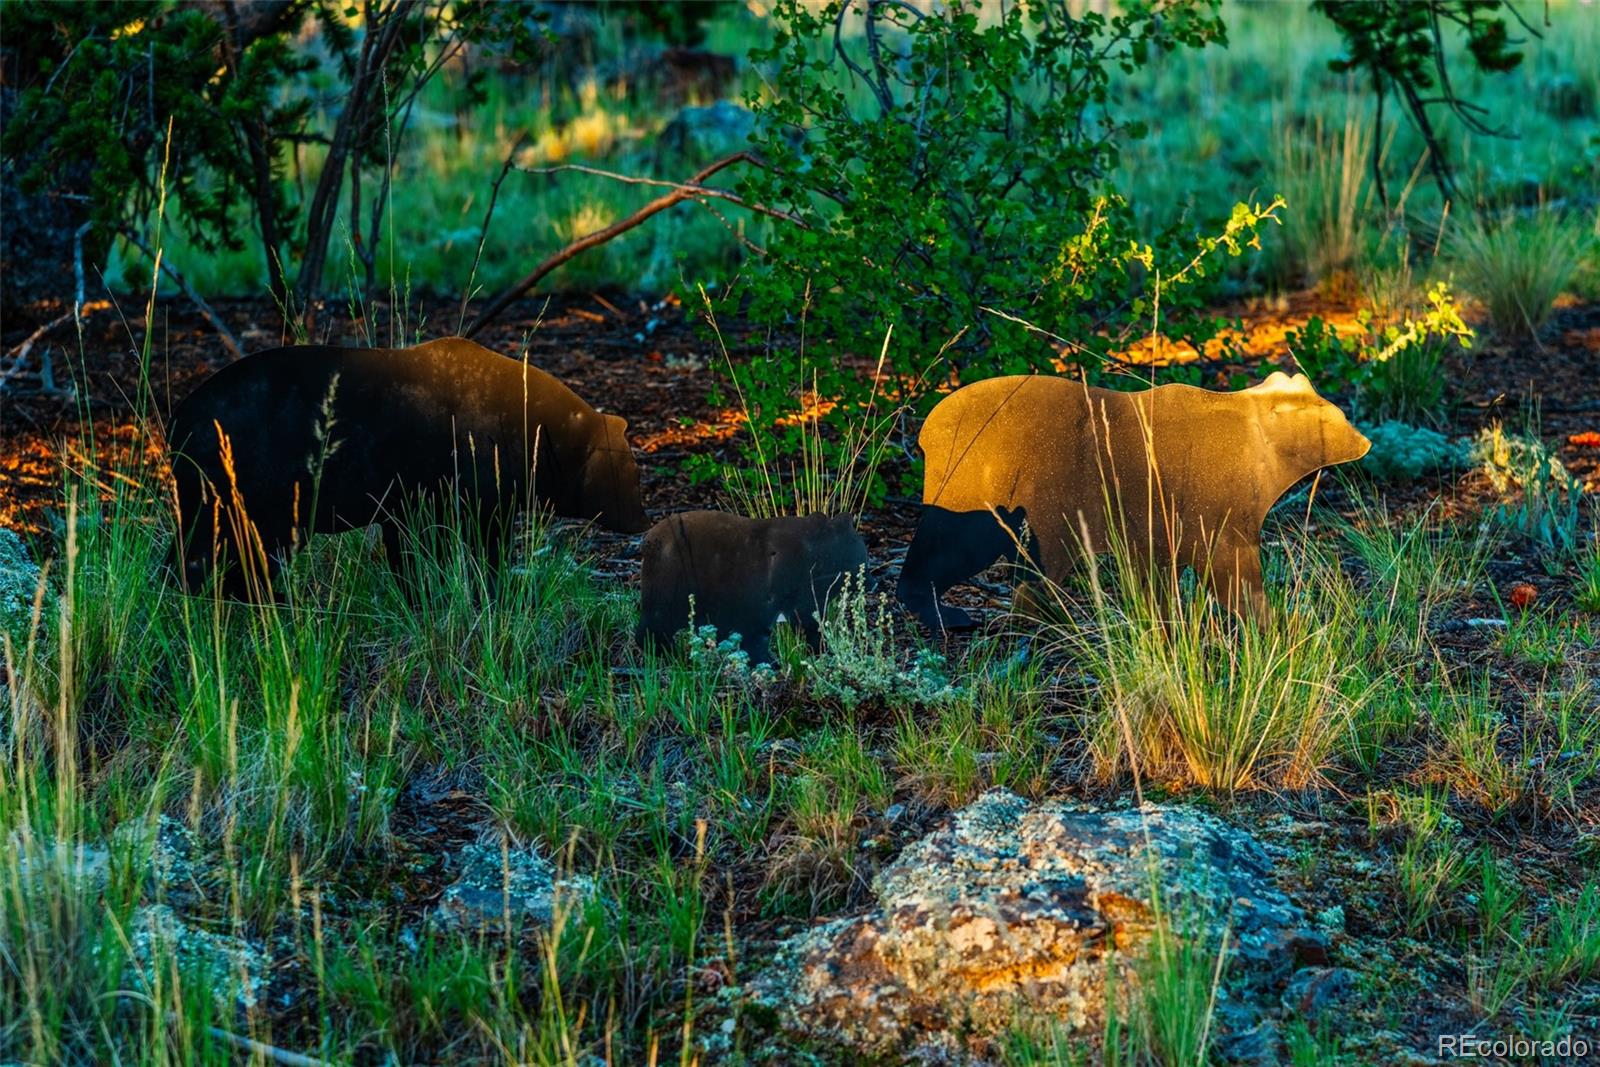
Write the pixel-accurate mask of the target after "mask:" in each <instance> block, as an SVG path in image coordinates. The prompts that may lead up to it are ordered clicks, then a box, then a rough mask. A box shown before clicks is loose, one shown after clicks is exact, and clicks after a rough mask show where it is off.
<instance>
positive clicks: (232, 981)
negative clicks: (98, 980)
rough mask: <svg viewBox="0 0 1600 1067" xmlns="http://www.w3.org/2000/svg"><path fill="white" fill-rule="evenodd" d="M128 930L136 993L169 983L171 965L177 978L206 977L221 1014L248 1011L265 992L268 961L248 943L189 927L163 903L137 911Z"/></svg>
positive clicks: (263, 954)
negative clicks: (223, 1012) (179, 975)
mask: <svg viewBox="0 0 1600 1067" xmlns="http://www.w3.org/2000/svg"><path fill="white" fill-rule="evenodd" d="M129 925H130V932H129V942H130V943H131V944H132V946H133V958H132V959H131V960H130V961H129V966H130V968H136V969H137V972H138V973H137V974H136V975H132V976H130V980H132V981H133V982H135V983H136V985H135V988H137V989H148V988H149V987H150V986H152V985H154V984H155V983H157V982H163V983H165V982H170V981H171V975H170V973H168V972H167V971H166V969H167V968H170V967H172V966H173V963H174V962H176V964H177V967H178V970H179V972H180V973H187V974H189V975H192V976H196V977H201V978H209V980H210V984H211V989H212V992H213V994H214V996H215V997H216V1001H217V1006H218V1007H219V1008H222V1009H224V1010H234V1009H237V1010H242V1011H248V1010H250V1009H251V1008H254V1007H255V1006H256V1004H257V1003H258V1002H259V1000H260V998H261V995H262V994H263V993H264V992H265V990H266V983H267V977H268V970H269V969H270V967H271V964H272V960H271V957H270V956H269V955H268V954H267V951H266V950H265V949H264V948H262V947H261V946H260V945H259V944H257V943H255V942H253V941H248V940H246V939H244V938H240V937H233V936H231V935H229V934H217V933H212V932H211V931H209V930H202V929H199V928H197V927H194V926H191V925H189V924H188V923H186V922H185V921H184V920H183V919H181V918H180V917H179V916H178V913H177V912H175V911H173V910H172V909H171V908H169V907H167V906H166V905H165V904H154V905H150V906H147V907H142V908H140V909H139V910H138V911H136V912H135V913H134V916H133V921H132V922H131V923H130V924H129ZM158 968H160V969H162V973H160V974H158V973H157V969H158Z"/></svg>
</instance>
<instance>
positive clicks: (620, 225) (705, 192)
mask: <svg viewBox="0 0 1600 1067" xmlns="http://www.w3.org/2000/svg"><path fill="white" fill-rule="evenodd" d="M735 163H755V164H757V165H758V166H759V165H760V163H761V160H760V159H759V158H757V157H756V156H754V155H752V154H751V153H749V152H735V153H734V154H733V155H731V156H727V157H725V158H723V159H719V160H717V161H716V162H715V163H712V164H710V165H708V166H707V167H705V168H704V169H703V170H701V171H700V172H699V173H698V174H696V175H695V176H694V177H692V178H690V179H689V180H688V181H687V182H667V181H659V180H657V179H654V178H635V177H630V176H628V175H623V174H614V173H612V172H610V171H603V170H597V169H595V168H593V167H585V166H581V165H579V164H573V163H569V164H565V165H563V166H560V167H550V168H543V169H542V170H540V171H533V173H547V172H553V171H558V170H577V171H583V172H585V173H589V174H597V175H600V176H602V177H607V178H612V179H615V180H617V181H623V182H627V183H629V184H634V185H659V186H665V187H667V188H669V189H671V190H672V191H671V192H669V193H666V194H665V195H663V196H659V197H657V198H656V199H654V200H652V201H650V202H649V203H648V204H646V205H644V206H643V207H641V208H640V209H639V210H638V211H635V212H634V213H633V214H631V215H629V216H628V217H627V218H625V219H622V220H621V221H620V222H615V223H612V224H611V225H610V226H607V227H605V228H604V229H600V230H596V231H594V232H593V233H590V234H585V235H584V236H582V237H580V238H578V239H577V240H576V241H573V242H572V243H571V244H569V245H567V246H566V247H565V248H563V249H561V250H560V251H559V252H556V253H555V254H554V255H552V256H550V257H549V258H547V259H546V260H545V261H544V262H542V263H540V264H539V265H538V266H537V267H535V268H534V269H533V270H532V271H530V272H529V273H528V274H526V275H524V276H523V277H522V278H521V279H519V280H518V281H517V282H516V283H514V284H513V285H512V286H511V287H510V288H508V289H505V290H504V291H502V292H501V293H500V295H499V296H496V297H495V298H494V299H493V300H491V301H490V302H489V306H488V307H486V308H484V309H483V311H482V313H480V314H479V315H478V317H477V319H476V320H474V321H473V323H472V325H471V326H469V327H467V329H466V331H465V332H464V333H463V334H462V336H464V337H474V336H476V335H477V334H478V333H479V332H480V331H481V330H482V329H483V328H484V327H485V326H487V325H488V324H489V323H490V322H492V321H493V320H494V319H495V318H497V317H498V316H499V315H500V313H501V312H503V311H505V309H506V308H507V307H509V306H510V305H511V304H512V303H513V302H514V301H516V300H517V299H518V298H520V297H521V296H522V295H523V294H524V293H526V292H527V291H528V290H529V289H532V288H533V287H534V286H535V285H537V284H538V283H539V280H540V279H541V278H543V277H544V276H545V275H546V274H549V273H550V272H551V271H553V270H555V269H556V268H557V267H559V266H561V265H562V264H563V263H565V262H567V261H568V260H570V259H572V258H573V257H574V256H577V255H578V254H580V253H582V252H586V251H588V250H589V249H591V248H594V247H595V246H596V245H602V244H605V243H606V242H607V241H609V240H611V239H612V238H613V237H616V236H618V235H619V234H623V233H626V232H628V231H629V230H631V229H633V228H634V227H635V226H638V225H639V224H640V223H642V222H644V221H645V220H646V219H648V218H650V217H651V216H652V215H657V214H660V213H661V212H663V211H665V210H666V209H667V208H669V207H672V206H674V205H675V204H681V203H682V202H683V201H685V200H704V199H706V198H708V197H715V198H717V199H721V200H728V201H731V202H732V203H735V204H738V205H739V206H741V207H746V208H749V209H750V210H752V211H759V212H761V213H762V214H766V215H771V216H773V217H774V218H781V219H784V220H785V221H787V222H794V223H797V224H799V225H804V223H801V222H800V220H799V219H797V218H795V217H794V216H792V215H789V214H787V213H786V212H782V211H777V210H774V209H772V208H766V207H762V206H760V205H756V204H749V203H746V202H745V201H744V199H743V198H741V197H740V196H738V195H737V194H736V193H730V192H728V191H727V190H726V189H712V188H709V187H707V186H705V185H702V184H701V183H702V182H704V181H705V180H706V179H707V178H709V177H711V176H712V175H713V174H715V173H717V171H719V170H722V169H723V168H725V167H730V166H732V165H733V164H735Z"/></svg>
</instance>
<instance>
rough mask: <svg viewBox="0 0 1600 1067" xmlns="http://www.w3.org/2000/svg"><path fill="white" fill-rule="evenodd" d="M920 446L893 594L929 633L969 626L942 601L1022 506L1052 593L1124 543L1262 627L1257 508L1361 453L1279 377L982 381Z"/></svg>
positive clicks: (934, 415)
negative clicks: (1247, 382) (918, 476)
mask: <svg viewBox="0 0 1600 1067" xmlns="http://www.w3.org/2000/svg"><path fill="white" fill-rule="evenodd" d="M918 442H919V443H920V444H921V446H922V451H923V454H924V456H925V457H926V468H925V472H924V482H923V494H922V499H923V503H924V505H925V507H924V509H923V519H922V522H921V524H920V525H919V526H918V528H917V533H916V536H915V537H914V538H913V539H912V542H911V546H910V548H909V549H907V551H906V559H905V564H904V566H903V567H902V569H901V575H900V584H899V594H900V597H901V599H902V601H903V602H904V603H905V604H906V605H907V607H909V608H910V609H911V610H912V611H913V612H915V613H916V614H917V615H918V617H919V618H921V619H922V621H923V622H924V624H926V625H927V626H929V627H937V626H939V625H941V620H942V624H943V625H944V626H946V627H947V628H954V627H955V626H956V625H959V624H962V623H965V622H966V618H965V616H964V615H963V614H962V613H961V612H960V611H959V610H957V609H953V608H950V607H941V606H939V603H938V601H939V598H940V597H941V596H942V595H943V594H944V591H945V590H946V589H948V588H950V586H952V585H954V584H955V583H957V582H959V581H961V580H963V579H965V578H967V577H970V576H971V575H973V574H976V573H977V572H978V571H980V570H982V569H983V568H985V567H987V566H988V565H989V564H991V563H993V562H994V560H995V559H996V558H997V556H999V555H1000V554H1001V553H1000V552H997V551H996V545H997V544H998V543H999V542H998V541H997V539H996V537H995V536H994V534H993V533H991V532H988V531H997V532H999V533H1000V535H1001V536H1005V534H1004V531H1003V530H1001V529H1000V527H999V525H998V523H997V522H996V521H995V516H994V515H992V514H990V513H989V511H988V509H989V508H991V507H993V508H1012V507H1021V508H1023V509H1024V510H1025V512H1026V514H1027V517H1028V520H1029V528H1030V530H1031V532H1032V535H1033V537H1034V539H1035V543H1036V545H1037V555H1036V559H1037V562H1038V564H1039V569H1040V570H1041V571H1042V572H1043V574H1044V575H1045V577H1047V578H1049V579H1051V580H1053V581H1060V580H1062V579H1063V578H1064V577H1065V576H1066V574H1067V572H1068V571H1069V569H1070V568H1071V567H1072V565H1073V564H1074V563H1075V562H1077V561H1078V560H1080V559H1082V558H1083V556H1084V554H1085V552H1090V553H1097V552H1103V551H1105V550H1106V549H1107V548H1108V547H1110V546H1111V545H1112V544H1113V543H1118V542H1120V543H1121V544H1122V545H1125V546H1126V547H1127V549H1128V550H1129V551H1131V552H1132V553H1134V554H1135V556H1136V557H1139V558H1143V559H1145V560H1153V561H1171V560H1173V559H1174V558H1176V560H1177V561H1178V562H1179V563H1180V564H1181V565H1184V566H1189V567H1192V568H1193V569H1194V571H1195V573H1196V574H1198V575H1200V576H1202V577H1203V578H1204V580H1205V581H1206V582H1207V583H1208V584H1209V586H1210V588H1211V590H1212V591H1213V592H1214V593H1215V594H1216V595H1217V596H1218V597H1219V598H1220V599H1221V600H1222V601H1223V602H1224V603H1226V604H1227V605H1228V606H1229V607H1230V608H1232V609H1233V610H1234V611H1236V612H1239V613H1241V614H1242V613H1243V612H1245V611H1250V612H1253V613H1255V614H1256V615H1257V616H1258V617H1259V615H1260V614H1261V612H1263V611H1264V609H1265V605H1266V601H1265V596H1264V594H1263V591H1262V587H1261V556H1260V540H1261V523H1262V521H1263V520H1264V519H1265V518H1266V515H1267V511H1268V509H1270V508H1271V507H1272V505H1273V503H1274V502H1275V501H1276V500H1277V499H1278V498H1279V497H1280V496H1282V495H1283V493H1284V492H1285V491H1286V490H1287V489H1289V487H1290V486H1292V485H1294V484H1295V483H1296V482H1297V481H1299V480H1300V479H1301V478H1303V477H1305V476H1306V475H1307V474H1310V473H1311V472H1313V471H1316V470H1320V469H1322V468H1323V467H1329V466H1333V465H1335V464H1339V463H1349V462H1351V461H1353V460H1357V459H1360V458H1361V457H1362V456H1364V455H1366V452H1367V449H1368V448H1369V447H1370V442H1368V441H1367V439H1366V438H1365V437H1363V436H1362V435H1361V434H1360V433H1358V432H1357V431H1356V429H1355V428H1354V427H1353V426H1351V425H1350V423H1349V421H1348V420H1346V419H1345V417H1344V414H1343V413H1342V412H1341V411H1340V410H1339V409H1338V408H1337V407H1335V406H1334V405H1332V404H1330V403H1328V402H1327V401H1326V400H1323V399H1322V398H1321V397H1319V396H1318V395H1317V394H1316V392H1315V391H1314V390H1313V389H1312V388H1311V383H1310V382H1309V381H1307V380H1306V378H1305V377H1304V376H1303V375H1295V376H1294V377H1293V378H1290V377H1288V376H1286V375H1284V374H1282V373H1281V372H1274V373H1273V374H1272V375H1271V376H1269V377H1268V378H1267V380H1266V381H1265V382H1264V383H1262V384H1261V385H1258V386H1255V387H1254V388H1251V389H1245V390H1242V391H1239V392H1233V393H1217V392H1210V391H1208V390H1205V389H1196V388H1193V387H1191V386H1187V385H1163V386H1158V387H1156V388H1154V389H1148V390H1145V391H1144V392H1139V393H1119V392H1114V391H1111V390H1108V389H1097V388H1091V387H1089V386H1086V385H1083V384H1081V383H1079V382H1074V381H1070V380H1068V379H1065V378H1052V377H1042V376H1016V377H1003V378H990V379H988V380H987V381H981V382H975V383H973V384H972V385H968V386H964V387H962V388H960V389H958V390H956V391H955V392H953V393H951V394H950V395H949V396H947V397H945V399H944V400H942V401H940V402H939V404H938V406H937V407H935V408H934V409H933V411H932V412H931V413H930V414H929V415H928V419H927V421H926V422H925V423H924V424H923V427H922V432H921V434H920V435H919V437H918Z"/></svg>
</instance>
